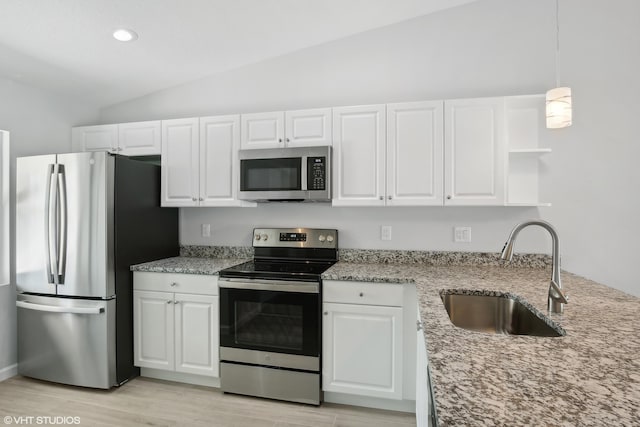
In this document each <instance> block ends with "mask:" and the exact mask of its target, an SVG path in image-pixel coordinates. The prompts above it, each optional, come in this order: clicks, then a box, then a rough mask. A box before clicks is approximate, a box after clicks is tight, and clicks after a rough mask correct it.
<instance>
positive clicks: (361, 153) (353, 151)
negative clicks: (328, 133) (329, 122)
mask: <svg viewBox="0 0 640 427" xmlns="http://www.w3.org/2000/svg"><path fill="white" fill-rule="evenodd" d="M385 137H386V120H385V106H384V105H365V106H357V107H339V108H334V109H333V182H334V187H333V190H334V196H333V205H334V206H384V204H385V197H384V196H385V149H386V147H385Z"/></svg>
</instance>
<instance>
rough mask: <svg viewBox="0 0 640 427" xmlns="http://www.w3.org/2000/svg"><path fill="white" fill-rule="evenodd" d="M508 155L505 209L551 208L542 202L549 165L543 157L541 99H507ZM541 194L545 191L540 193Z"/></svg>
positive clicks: (545, 147) (545, 144) (544, 140)
mask: <svg viewBox="0 0 640 427" xmlns="http://www.w3.org/2000/svg"><path fill="white" fill-rule="evenodd" d="M505 108H506V115H507V128H506V130H507V153H508V156H507V158H506V165H507V169H506V186H507V197H506V203H505V206H523V207H524V206H532V207H542V206H551V203H546V202H544V201H543V200H541V199H544V196H541V190H544V189H545V185H544V184H548V182H547V181H548V172H549V162H548V160H549V159H548V158H547V156H545V154H548V153H551V151H552V150H551V148H549V147H548V141H547V138H548V130H547V129H546V126H545V123H546V118H545V112H544V108H545V98H544V95H531V96H514V97H507V98H506V102H505ZM542 193H544V191H542Z"/></svg>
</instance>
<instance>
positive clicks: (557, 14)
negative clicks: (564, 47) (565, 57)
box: [556, 0, 560, 87]
mask: <svg viewBox="0 0 640 427" xmlns="http://www.w3.org/2000/svg"><path fill="white" fill-rule="evenodd" d="M559 16H560V0H556V87H560V18H559Z"/></svg>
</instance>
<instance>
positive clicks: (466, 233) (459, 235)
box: [453, 227, 471, 243]
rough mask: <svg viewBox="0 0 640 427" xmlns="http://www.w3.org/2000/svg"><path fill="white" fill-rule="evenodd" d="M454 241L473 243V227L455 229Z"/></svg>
mask: <svg viewBox="0 0 640 427" xmlns="http://www.w3.org/2000/svg"><path fill="white" fill-rule="evenodd" d="M453 241H454V242H456V243H471V227H453Z"/></svg>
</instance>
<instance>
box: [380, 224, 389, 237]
mask: <svg viewBox="0 0 640 427" xmlns="http://www.w3.org/2000/svg"><path fill="white" fill-rule="evenodd" d="M380 240H391V226H390V225H383V226H381V227H380Z"/></svg>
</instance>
